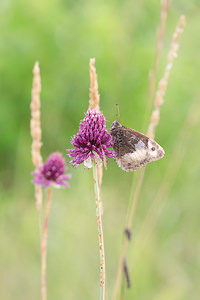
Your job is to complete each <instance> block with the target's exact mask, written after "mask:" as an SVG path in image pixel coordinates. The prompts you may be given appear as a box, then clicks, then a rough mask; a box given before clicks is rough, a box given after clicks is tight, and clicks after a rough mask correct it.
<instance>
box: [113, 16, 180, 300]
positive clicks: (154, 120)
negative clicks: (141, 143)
mask: <svg viewBox="0 0 200 300" xmlns="http://www.w3.org/2000/svg"><path fill="white" fill-rule="evenodd" d="M184 25H185V16H181V17H180V20H179V24H178V26H177V28H176V30H175V33H174V34H173V38H172V44H171V48H170V51H169V54H168V63H167V66H166V68H165V72H164V76H163V78H162V79H161V80H160V82H159V88H158V92H157V93H156V99H155V110H154V111H153V112H152V116H151V123H150V125H149V129H148V136H149V137H151V138H154V134H155V128H156V126H157V124H158V122H159V117H160V106H161V105H162V104H163V97H164V94H165V91H166V88H167V82H168V77H169V74H170V70H171V67H172V61H173V58H174V57H176V56H177V49H178V43H177V42H178V39H179V37H180V34H181V32H182V31H183V27H184ZM144 173H145V168H143V169H142V170H141V171H140V176H139V179H138V185H137V187H136V190H135V194H134V197H133V202H132V207H131V210H130V215H129V220H128V226H127V228H128V229H129V230H131V227H132V224H133V219H134V215H135V211H136V207H137V203H138V199H139V195H140V191H141V187H142V183H143V178H144ZM127 247H128V238H127V236H125V238H124V241H123V246H122V252H121V256H120V261H119V265H118V270H117V277H116V281H115V285H114V291H113V296H112V300H116V298H117V292H118V288H119V285H120V282H121V278H122V269H123V260H124V258H125V257H126V250H127Z"/></svg>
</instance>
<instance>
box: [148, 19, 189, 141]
mask: <svg viewBox="0 0 200 300" xmlns="http://www.w3.org/2000/svg"><path fill="white" fill-rule="evenodd" d="M184 25H185V16H181V17H180V20H179V24H178V26H177V28H176V30H175V33H174V34H173V38H172V44H171V49H170V51H169V54H168V62H167V66H166V68H165V71H164V76H163V78H162V79H161V80H160V82H159V84H158V91H157V93H156V98H155V103H154V105H155V109H154V110H153V112H152V115H151V121H150V124H149V128H148V132H147V135H148V136H149V137H150V138H154V136H155V129H156V126H157V124H158V122H159V119H160V106H161V105H162V104H163V102H164V95H165V92H166V88H167V83H168V78H169V75H170V70H171V68H172V63H173V59H174V58H175V57H176V56H177V50H178V40H179V37H180V35H181V33H182V31H183V27H184Z"/></svg>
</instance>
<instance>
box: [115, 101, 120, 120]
mask: <svg viewBox="0 0 200 300" xmlns="http://www.w3.org/2000/svg"><path fill="white" fill-rule="evenodd" d="M116 107H117V114H116V116H117V120H118V121H119V120H120V113H119V104H116Z"/></svg>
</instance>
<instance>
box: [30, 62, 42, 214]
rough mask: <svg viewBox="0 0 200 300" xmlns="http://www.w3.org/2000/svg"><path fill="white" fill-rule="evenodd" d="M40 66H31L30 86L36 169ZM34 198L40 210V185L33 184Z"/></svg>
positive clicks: (38, 153)
mask: <svg viewBox="0 0 200 300" xmlns="http://www.w3.org/2000/svg"><path fill="white" fill-rule="evenodd" d="M40 91H41V80H40V68H39V63H38V62H36V63H35V65H34V68H33V88H32V101H31V122H30V127H31V136H32V139H33V142H32V161H33V164H34V166H35V168H36V169H37V168H38V166H40V165H42V156H41V154H40V148H41V146H42V143H41V132H42V131H41V126H40ZM35 198H36V206H37V209H38V211H39V212H41V206H42V189H41V186H39V185H35Z"/></svg>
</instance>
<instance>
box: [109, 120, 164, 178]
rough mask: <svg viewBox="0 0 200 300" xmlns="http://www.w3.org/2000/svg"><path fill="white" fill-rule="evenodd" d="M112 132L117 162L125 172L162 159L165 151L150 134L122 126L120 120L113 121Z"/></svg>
mask: <svg viewBox="0 0 200 300" xmlns="http://www.w3.org/2000/svg"><path fill="white" fill-rule="evenodd" d="M110 134H111V137H112V141H113V149H114V151H115V152H116V153H117V156H116V162H117V164H118V166H119V167H120V168H121V169H122V170H123V171H125V172H128V171H136V170H140V169H141V168H142V167H144V166H145V165H146V164H147V163H149V162H152V161H155V160H158V159H161V158H162V157H163V156H164V154H165V151H164V150H163V148H162V147H161V146H160V145H159V144H158V143H156V142H155V141H154V140H153V139H151V138H149V137H148V136H146V135H144V134H142V133H140V132H138V131H136V130H133V129H131V128H128V127H125V126H122V125H121V124H120V123H119V122H118V121H114V122H113V123H112V126H111V129H110Z"/></svg>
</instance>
